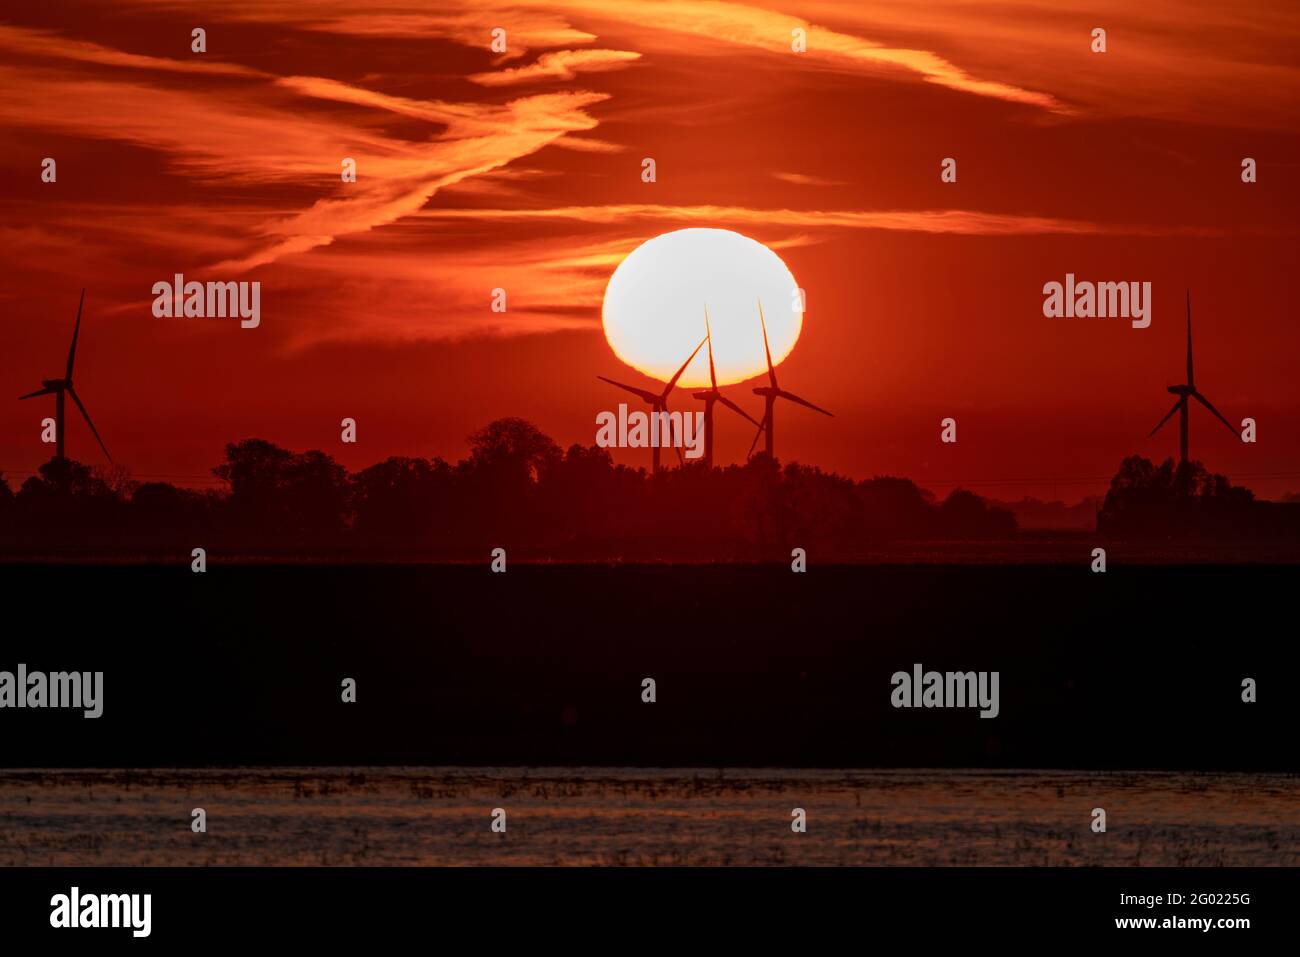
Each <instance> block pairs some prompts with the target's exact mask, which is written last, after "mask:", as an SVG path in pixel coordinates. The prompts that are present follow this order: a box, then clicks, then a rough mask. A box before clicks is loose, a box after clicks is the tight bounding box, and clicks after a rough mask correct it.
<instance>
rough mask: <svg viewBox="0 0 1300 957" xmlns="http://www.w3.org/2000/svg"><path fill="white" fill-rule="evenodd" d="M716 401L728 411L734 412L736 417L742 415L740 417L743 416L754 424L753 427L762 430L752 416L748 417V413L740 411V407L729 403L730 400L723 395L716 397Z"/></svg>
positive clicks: (760, 425)
mask: <svg viewBox="0 0 1300 957" xmlns="http://www.w3.org/2000/svg"><path fill="white" fill-rule="evenodd" d="M718 401H719V402H721V403H722V404H723V405H725V406H726V407H727V408H728V409H730V410H731V411H732V412H735V413H736V414H737V415H742V416H744V417H745V418H746V419H748V420H749V421H750V422H752V423H754V425H757V426H758V427H759V428H762V427H763V426H762V424H761V423H760V422H759V421H758V420H757V419H756V418H754V417H753V416H752V415H750V414H749V413H748V412H746V411H745V410H744V409H742V408H741V407H740V406H738V405H736V403H734V402H732V401H731V400H730V399H728V398H727V397H726V396H725V395H719V396H718Z"/></svg>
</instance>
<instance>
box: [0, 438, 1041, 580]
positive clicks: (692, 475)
mask: <svg viewBox="0 0 1300 957" xmlns="http://www.w3.org/2000/svg"><path fill="white" fill-rule="evenodd" d="M468 441H469V452H468V455H467V456H466V457H465V458H462V459H461V460H459V461H457V462H454V463H452V462H448V461H446V460H444V459H442V458H439V457H434V458H429V459H425V458H414V457H404V456H394V457H390V458H387V459H385V460H383V461H382V462H378V463H376V464H374V465H371V466H370V467H368V468H364V469H361V470H360V471H356V472H349V471H348V470H347V469H345V468H344V467H343V466H342V465H340V464H339V463H338V462H336V461H335V460H334V459H333V458H332V457H331V456H330V455H328V454H326V453H325V452H321V451H307V452H292V451H289V450H287V449H284V448H281V447H280V446H278V445H275V444H273V443H271V442H268V441H266V440H264V439H245V440H243V441H240V442H233V443H230V444H229V445H227V446H226V449H225V459H224V461H222V462H221V463H220V464H219V465H218V466H216V468H214V469H213V473H214V475H216V476H217V477H218V478H219V479H221V481H222V484H223V488H222V489H220V490H195V489H190V488H184V487H178V486H175V485H171V484H168V483H165V482H133V481H130V480H127V479H124V478H120V477H115V476H113V475H111V474H105V473H103V472H101V471H99V470H96V469H92V468H90V467H88V466H86V465H84V464H82V463H79V462H75V461H72V460H68V459H52V460H51V461H49V462H47V463H46V464H45V465H43V466H42V467H41V469H40V471H39V474H38V475H35V476H32V477H31V478H28V479H27V480H26V481H24V482H23V483H22V484H21V486H20V487H19V488H18V489H17V490H16V491H14V490H13V489H11V488H10V486H9V485H8V483H7V482H5V481H4V480H3V478H2V477H0V545H3V547H5V548H6V549H7V550H19V551H27V552H32V551H36V552H53V553H60V552H76V553H81V552H100V553H105V554H108V555H111V554H114V553H123V554H138V553H141V552H144V553H153V552H174V551H176V550H181V551H183V552H184V553H188V552H189V550H190V549H191V548H192V547H195V546H202V547H205V548H207V549H208V550H209V551H210V552H211V551H213V550H217V551H225V552H228V553H236V554H247V555H267V556H276V555H314V554H319V555H321V556H322V557H352V556H355V557H366V556H367V555H373V556H375V557H398V556H403V555H410V556H424V557H430V558H437V557H444V558H468V559H478V558H482V557H483V556H484V555H486V554H487V553H488V551H489V550H490V549H492V548H495V547H505V548H507V549H508V550H509V552H510V554H518V555H520V556H524V557H547V558H555V559H558V560H566V559H568V560H588V559H611V560H616V559H628V560H678V561H681V560H686V561H690V560H722V561H725V560H737V561H745V560H756V559H767V558H774V557H779V556H784V557H785V558H786V559H787V560H788V558H789V555H790V549H791V548H792V547H795V546H797V547H803V548H805V549H807V550H808V551H809V553H810V554H816V555H817V556H818V559H819V560H834V559H844V560H850V559H852V558H853V557H854V556H855V555H856V554H858V553H860V552H861V551H862V550H863V549H864V548H869V547H871V546H873V545H878V544H879V543H881V542H888V541H896V540H923V541H929V540H952V539H992V538H1009V537H1012V536H1014V535H1015V534H1016V530H1017V529H1016V521H1015V518H1014V516H1013V515H1012V514H1011V513H1010V512H1009V511H1007V510H1005V509H1001V508H997V507H993V506H990V505H989V503H987V502H986V501H985V500H984V499H982V498H981V497H979V496H977V495H975V494H973V493H972V492H969V491H966V490H963V489H957V490H955V491H953V492H952V493H951V494H949V495H948V496H946V497H945V498H943V499H942V500H940V499H939V498H937V497H936V496H935V495H933V494H932V493H930V492H929V491H927V490H925V489H921V488H919V487H918V486H917V485H916V484H915V483H914V482H912V481H910V480H908V479H903V478H892V477H876V478H872V479H867V480H863V481H855V480H853V479H850V478H846V477H844V476H841V475H838V474H834V473H828V472H824V471H822V470H821V469H819V468H817V467H815V466H805V465H800V464H797V463H789V464H786V465H782V464H781V463H779V462H777V461H774V460H773V459H771V458H770V457H768V456H765V455H758V456H755V457H754V458H752V459H750V460H749V461H748V462H747V463H745V464H744V465H731V466H727V467H724V468H712V469H709V468H706V467H705V466H704V465H703V464H692V463H687V464H686V465H684V466H682V467H680V468H673V469H667V470H664V471H661V472H659V473H657V474H650V473H649V472H647V470H645V469H644V468H635V469H634V468H629V467H628V466H625V465H616V464H615V463H614V461H613V459H612V457H611V456H610V454H609V452H608V451H606V450H604V449H601V448H598V447H596V446H589V447H583V446H580V445H576V444H575V445H572V446H570V447H569V448H568V449H567V450H565V449H561V448H560V446H559V445H557V444H556V443H555V441H554V440H553V439H551V438H550V437H549V436H547V435H545V434H544V433H543V432H541V431H540V430H539V429H537V427H536V426H534V425H533V424H531V423H529V422H527V421H525V420H523V419H518V418H504V419H498V420H496V421H494V422H491V423H489V424H488V425H487V426H485V427H484V428H482V429H480V430H478V431H477V432H475V433H473V434H472V435H471V436H469V440H468Z"/></svg>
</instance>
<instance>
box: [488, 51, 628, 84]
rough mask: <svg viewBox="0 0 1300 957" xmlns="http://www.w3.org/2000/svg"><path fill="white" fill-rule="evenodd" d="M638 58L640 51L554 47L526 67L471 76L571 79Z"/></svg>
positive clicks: (494, 80) (498, 80) (500, 80)
mask: <svg viewBox="0 0 1300 957" xmlns="http://www.w3.org/2000/svg"><path fill="white" fill-rule="evenodd" d="M640 57H641V54H639V53H636V52H633V51H631V50H555V51H553V52H551V53H543V54H542V55H541V56H539V57H538V58H537V62H536V63H530V64H529V65H528V66H521V67H514V68H512V69H509V70H498V71H495V72H492V73H475V74H472V75H471V76H470V79H471V80H473V81H474V82H475V83H478V84H481V85H482V86H511V85H513V84H518V83H532V82H535V81H537V80H572V79H575V78H576V77H577V75H578V74H579V73H601V72H604V71H607V70H618V69H621V68H622V67H625V66H627V65H628V64H629V63H631V62H632V61H633V60H638V59H640Z"/></svg>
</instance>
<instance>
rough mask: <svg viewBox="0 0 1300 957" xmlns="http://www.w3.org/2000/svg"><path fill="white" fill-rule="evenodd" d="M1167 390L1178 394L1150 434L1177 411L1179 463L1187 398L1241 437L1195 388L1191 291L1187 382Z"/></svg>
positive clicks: (1182, 458)
mask: <svg viewBox="0 0 1300 957" xmlns="http://www.w3.org/2000/svg"><path fill="white" fill-rule="evenodd" d="M1168 390H1169V391H1170V392H1172V393H1173V394H1174V395H1176V396H1178V401H1177V402H1175V403H1174V407H1173V408H1172V409H1170V410H1169V412H1168V413H1166V415H1165V417H1164V418H1163V419H1161V420H1160V424H1159V425H1157V426H1156V427H1155V428H1154V429H1152V430H1151V435H1155V434H1156V433H1157V432H1159V431H1160V426H1162V425H1164V424H1165V423H1166V422H1168V421H1169V419H1170V417H1171V416H1172V415H1173V414H1174V413H1175V412H1178V413H1179V416H1178V454H1179V459H1180V462H1181V463H1185V462H1186V461H1187V400H1188V399H1189V398H1192V399H1195V400H1196V401H1197V402H1199V403H1201V405H1203V406H1205V407H1206V408H1207V409H1209V410H1210V411H1211V412H1213V413H1214V417H1215V418H1216V419H1218V420H1219V421H1220V422H1222V423H1223V424H1224V425H1225V426H1227V429H1228V431H1229V432H1231V433H1232V434H1233V435H1234V436H1236V437H1237V438H1241V436H1240V435H1239V434H1238V432H1237V430H1236V429H1235V428H1233V427H1232V423H1231V422H1229V421H1228V420H1227V419H1225V418H1224V417H1223V416H1222V415H1221V414H1220V413H1219V410H1218V409H1216V408H1215V407H1214V406H1212V405H1211V404H1210V400H1209V399H1207V398H1206V397H1205V396H1203V395H1201V393H1200V392H1198V391H1197V390H1196V377H1195V376H1194V375H1193V374H1192V293H1191V291H1190V290H1189V291H1188V293H1187V383H1186V384H1185V385H1171V386H1168ZM1148 438H1150V436H1148Z"/></svg>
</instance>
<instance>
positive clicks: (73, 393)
mask: <svg viewBox="0 0 1300 957" xmlns="http://www.w3.org/2000/svg"><path fill="white" fill-rule="evenodd" d="M68 395H70V396H72V401H73V402H75V403H77V408H78V409H80V410H81V415H82V417H83V418H84V419H85V420H86V424H87V425H88V426H90V431H91V432H94V433H95V441H96V442H98V443H99V447H100V448H101V449H103V450H104V456H105V457H106V458H107V459H108V461H109V463H110V464H112V461H113V456H111V455H109V454H108V446H107V445H105V444H104V440H103V439H101V438H100V437H99V429H97V428H95V423H94V422H92V421H90V413H89V412H87V411H86V407H85V406H84V405H82V404H81V399H79V398H78V397H77V390H76V389H74V388H72V386H68Z"/></svg>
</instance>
